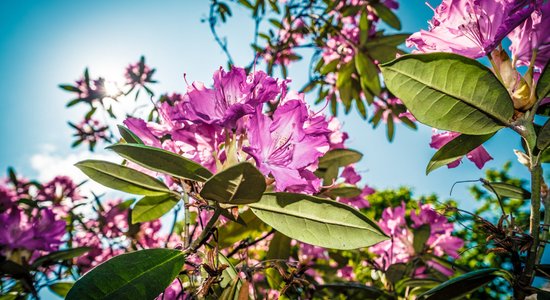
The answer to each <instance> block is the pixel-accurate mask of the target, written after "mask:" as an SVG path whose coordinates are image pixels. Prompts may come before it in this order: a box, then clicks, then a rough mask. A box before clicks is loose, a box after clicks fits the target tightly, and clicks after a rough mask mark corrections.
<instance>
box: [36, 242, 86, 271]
mask: <svg viewBox="0 0 550 300" xmlns="http://www.w3.org/2000/svg"><path fill="white" fill-rule="evenodd" d="M90 249H91V248H90V247H78V248H72V249H65V250H59V251H55V252H52V253H50V254H47V255H44V256H40V257H39V258H37V259H36V260H35V261H34V262H33V263H32V265H31V268H33V269H36V268H38V267H40V266H42V267H45V266H50V265H54V264H56V263H58V262H60V261H64V260H68V259H72V258H75V257H79V256H81V255H82V254H84V253H86V252H88V251H90Z"/></svg>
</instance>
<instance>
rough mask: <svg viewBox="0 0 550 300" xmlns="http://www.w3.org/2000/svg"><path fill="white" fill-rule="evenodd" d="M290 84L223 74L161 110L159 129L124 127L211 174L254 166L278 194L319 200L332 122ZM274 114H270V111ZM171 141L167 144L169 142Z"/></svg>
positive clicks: (130, 122)
mask: <svg viewBox="0 0 550 300" xmlns="http://www.w3.org/2000/svg"><path fill="white" fill-rule="evenodd" d="M286 83H287V82H286V81H279V80H276V79H274V78H271V77H269V76H267V75H266V74H265V73H264V72H262V71H257V72H254V73H251V74H248V75H247V74H246V72H245V70H244V69H242V68H237V67H233V68H232V69H231V70H229V71H227V72H226V71H224V70H223V69H220V70H218V71H217V72H216V73H215V74H214V84H213V87H212V88H209V87H206V86H205V85H204V84H203V83H201V82H193V83H192V84H190V85H189V87H188V88H187V92H186V93H185V94H184V95H182V96H178V97H175V98H177V99H173V100H174V101H164V102H162V103H161V105H160V107H158V110H159V114H160V116H161V118H160V121H159V122H145V121H143V120H140V119H135V118H128V119H127V120H126V121H125V122H124V123H125V125H126V126H127V127H128V128H129V129H130V130H131V131H133V132H134V133H135V134H137V135H138V136H139V137H140V138H141V139H142V140H143V141H144V143H146V144H147V145H150V146H154V147H161V148H163V149H165V150H169V151H172V152H175V153H178V154H180V155H183V156H185V157H187V158H189V159H192V160H194V161H196V162H198V163H200V164H202V165H203V166H205V167H207V168H209V169H210V170H212V171H216V170H220V168H221V166H223V165H229V164H234V163H235V162H239V161H253V162H255V164H256V166H257V167H258V169H259V170H260V171H261V172H262V173H263V174H264V175H265V176H268V177H270V178H271V181H272V182H274V185H275V189H276V190H277V191H298V190H300V191H305V192H309V193H315V192H317V191H318V190H319V189H320V187H321V181H320V179H319V178H317V177H316V176H315V175H314V174H313V171H315V169H316V163H317V160H318V159H319V157H321V156H322V155H323V154H325V153H326V152H327V151H328V150H329V148H330V137H331V135H332V134H333V133H334V131H333V130H332V129H331V128H330V126H329V121H328V119H327V118H326V117H325V116H323V115H319V114H317V113H314V112H313V111H311V110H310V109H309V107H308V105H307V104H306V102H305V100H304V97H303V95H301V94H297V93H294V92H287V90H286ZM265 103H269V104H270V105H271V106H272V107H273V109H272V110H271V111H269V112H265V111H264V104H265ZM166 137H169V138H166Z"/></svg>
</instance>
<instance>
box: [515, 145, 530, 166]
mask: <svg viewBox="0 0 550 300" xmlns="http://www.w3.org/2000/svg"><path fill="white" fill-rule="evenodd" d="M514 153H515V154H516V156H517V157H518V161H519V163H520V164H522V165H524V166H526V167H528V168H529V167H530V166H531V162H530V160H529V156H527V154H525V153H523V152H522V151H519V150H517V149H514Z"/></svg>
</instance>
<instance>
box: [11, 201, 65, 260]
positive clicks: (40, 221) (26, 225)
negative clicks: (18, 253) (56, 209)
mask: <svg viewBox="0 0 550 300" xmlns="http://www.w3.org/2000/svg"><path fill="white" fill-rule="evenodd" d="M0 229H1V230H0V248H5V249H9V250H15V249H26V250H29V251H34V250H44V251H54V250H57V249H58V248H59V245H60V244H61V243H62V241H61V238H62V237H63V235H64V234H65V221H61V220H60V221H56V220H55V215H54V213H53V212H52V211H51V210H49V209H42V210H41V211H40V214H39V215H37V216H31V217H29V216H27V215H26V214H25V213H24V212H23V211H20V210H18V209H15V208H14V209H12V210H11V211H10V212H9V213H4V214H2V215H0Z"/></svg>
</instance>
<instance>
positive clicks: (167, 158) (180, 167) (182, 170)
mask: <svg viewBox="0 0 550 300" xmlns="http://www.w3.org/2000/svg"><path fill="white" fill-rule="evenodd" d="M107 149H111V150H113V151H115V152H116V153H117V154H118V155H120V156H122V157H124V158H125V159H127V160H129V161H131V162H134V163H136V164H138V165H140V166H142V167H145V168H147V169H149V170H153V171H157V172H160V173H164V174H168V175H171V176H175V177H178V178H183V179H191V180H195V181H205V180H207V179H208V178H210V177H211V176H212V173H211V172H210V171H208V170H207V169H206V168H204V167H203V166H201V165H200V164H198V163H196V162H194V161H192V160H190V159H187V158H185V157H183V156H181V155H178V154H175V153H172V152H169V151H166V150H164V149H160V148H155V147H149V146H145V145H140V144H115V145H112V146H109V147H107Z"/></svg>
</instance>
